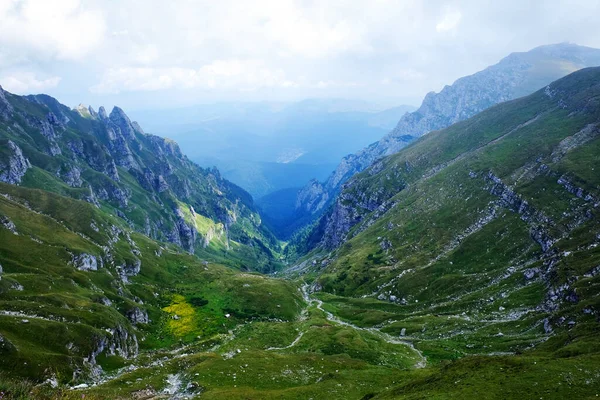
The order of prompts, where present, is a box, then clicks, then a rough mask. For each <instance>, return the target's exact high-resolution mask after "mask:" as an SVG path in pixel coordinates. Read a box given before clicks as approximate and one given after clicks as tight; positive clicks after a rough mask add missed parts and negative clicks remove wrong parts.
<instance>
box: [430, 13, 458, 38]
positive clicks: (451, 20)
mask: <svg viewBox="0 0 600 400" xmlns="http://www.w3.org/2000/svg"><path fill="white" fill-rule="evenodd" d="M461 19H462V14H461V12H460V11H450V12H448V13H446V14H445V15H444V17H443V18H442V20H441V21H440V22H439V23H438V24H437V25H436V26H435V30H436V31H437V32H439V33H442V32H448V31H451V30H453V29H456V27H457V26H458V24H459V23H460V20H461Z"/></svg>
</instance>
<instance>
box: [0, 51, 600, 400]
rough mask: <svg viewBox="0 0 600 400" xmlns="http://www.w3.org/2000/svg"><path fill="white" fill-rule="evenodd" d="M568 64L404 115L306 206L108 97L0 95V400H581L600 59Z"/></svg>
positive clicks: (596, 231) (598, 361)
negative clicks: (496, 90)
mask: <svg viewBox="0 0 600 400" xmlns="http://www.w3.org/2000/svg"><path fill="white" fill-rule="evenodd" d="M544 54H546V55H547V53H544ZM561 54H562V53H561ZM513 58H514V57H513ZM509 59H512V58H510V56H509ZM575 69H576V71H574V72H572V73H569V72H571V71H570V70H569V71H565V73H564V74H563V75H561V76H558V77H554V76H553V75H552V74H549V75H551V76H552V77H553V80H552V81H550V82H544V83H543V85H542V86H541V88H538V90H534V89H532V88H531V87H528V86H527V85H525V86H523V88H522V89H523V90H525V91H526V93H523V92H521V91H519V90H521V89H518V90H517V89H515V92H514V93H512V94H511V95H510V96H508V98H504V97H502V96H500V97H499V98H497V99H496V100H494V101H490V102H489V103H486V105H485V107H481V109H479V108H477V107H476V108H477V109H476V110H473V112H470V111H469V112H466V113H459V114H460V115H461V116H460V117H457V118H456V119H454V120H446V119H444V121H441V122H440V121H437V122H436V123H435V124H433V125H431V124H428V123H427V124H425V125H427V129H425V131H426V132H425V131H423V132H419V133H418V135H417V133H415V132H404V131H402V132H404V133H406V134H410V135H411V139H410V140H409V141H407V142H406V143H405V144H406V146H405V145H404V144H403V145H402V146H400V147H401V148H397V149H394V151H392V150H389V152H388V151H387V150H386V152H385V154H383V153H382V154H379V155H380V156H381V157H379V156H378V157H375V158H374V159H373V160H372V162H369V165H365V167H364V168H362V167H361V168H359V169H358V170H356V171H355V172H356V173H353V174H349V175H348V176H346V177H345V178H344V179H343V182H342V181H338V183H339V185H337V184H336V188H335V190H334V192H335V193H334V192H331V193H330V194H329V195H331V198H329V197H328V198H327V199H323V198H314V197H310V196H307V197H305V198H304V199H305V200H306V199H308V200H310V204H311V207H309V208H311V209H312V205H316V204H320V206H319V208H320V210H319V212H318V213H316V214H313V213H312V212H310V210H307V213H305V214H302V215H299V214H294V212H293V211H291V210H290V208H289V207H286V206H285V205H283V206H282V204H281V203H280V202H278V200H277V199H278V198H281V197H283V198H285V199H286V201H287V202H289V201H292V200H293V199H294V197H295V194H296V193H294V192H295V191H289V192H286V193H279V194H277V195H274V196H272V197H271V198H267V199H263V200H262V201H258V202H257V201H255V199H253V197H252V196H251V195H250V194H249V193H248V192H246V191H245V190H244V189H242V188H241V187H239V186H237V185H235V184H233V183H231V182H229V181H228V180H227V179H225V178H223V176H222V175H221V172H220V171H219V170H218V169H217V168H210V169H208V168H202V167H200V166H198V165H196V164H195V163H194V162H193V161H191V160H190V159H189V158H188V156H187V155H186V154H187V153H186V152H185V151H183V150H182V149H181V148H180V147H179V145H178V144H177V143H176V142H175V141H173V140H171V139H166V138H162V137H159V136H155V135H152V134H147V133H145V132H144V130H143V129H142V127H141V126H140V124H138V123H137V122H134V121H132V120H131V119H130V118H129V116H128V115H127V114H126V113H125V112H124V111H123V110H122V109H120V108H119V107H114V108H113V110H112V111H111V112H110V113H108V112H106V110H105V109H104V108H100V109H99V110H98V111H95V110H94V109H93V108H91V107H84V106H80V107H77V108H75V109H70V108H68V107H66V106H64V105H62V104H60V103H59V102H58V101H57V100H56V99H54V98H52V97H50V96H46V95H30V96H20V95H16V94H12V93H10V92H8V91H5V90H3V89H0V145H1V147H0V180H1V182H0V399H82V398H84V399H92V400H94V399H138V400H139V399H193V398H199V399H322V398H330V399H357V400H362V399H364V400H366V399H423V398H432V399H450V398H465V399H475V398H486V399H504V398H544V399H563V398H567V397H570V398H574V399H575V398H595V397H596V396H597V395H598V393H599V390H600V344H599V342H598V333H599V332H600V324H599V322H598V321H599V319H598V318H599V317H598V313H599V312H600V297H599V296H600V290H599V289H600V220H599V219H598V207H599V205H600V203H599V199H600V180H599V176H600V175H598V173H597V171H596V169H597V168H600V67H591V68H582V69H579V68H574V70H575ZM552 71H554V70H552ZM538 78H539V77H538ZM542 78H544V79H545V78H547V76H543V77H542ZM540 79H541V78H540ZM533 81H534V82H536V84H537V83H539V82H540V81H539V80H537V79H535V80H533ZM462 82H464V81H462ZM527 82H529V81H528V80H527ZM459 86H460V85H459ZM513 89H514V87H513ZM445 90H446V93H447V92H448V90H450V89H445ZM513 95H514V96H513ZM522 95H525V96H523V97H518V96H522ZM467 97H468V96H467ZM428 98H429V99H431V98H432V96H428ZM460 102H461V100H458V103H460ZM424 103H426V102H424ZM463 117H464V118H463ZM402 118H403V119H402V120H401V121H405V122H406V119H408V118H414V114H413V117H410V114H406V116H404V117H402ZM426 119H427V118H426ZM438 122H439V124H438ZM399 126H400V125H399ZM429 128H431V129H429ZM397 129H400V128H397ZM402 132H401V133H402ZM396 133H398V132H396ZM396 133H393V134H392V137H393V138H397V137H398V136H397V134H396ZM413 134H414V137H413V136H412V135H413ZM417 136H418V137H417ZM388 139H389V137H388ZM382 140H383V141H385V140H387V139H382ZM378 143H379V145H381V143H383V142H378ZM379 145H376V146H379ZM369 148H370V149H371V150H373V147H369ZM184 149H185V147H184ZM388 153H389V154H388ZM312 185H313V186H312V187H314V188H317V189H315V190H317V191H318V186H319V182H316V181H313V182H312ZM322 193H324V192H322ZM329 195H328V196H329ZM279 196H280V197H279ZM317 197H318V196H317ZM264 209H269V210H270V211H271V213H272V214H273V215H274V216H277V215H278V214H282V213H287V214H286V215H279V217H280V219H279V220H276V219H275V218H271V219H269V217H264V216H263V214H262V213H263V210H264ZM302 216H303V217H306V219H304V220H300V219H299V218H300V217H302ZM284 217H285V218H284ZM286 218H289V219H294V220H296V222H298V221H300V222H302V223H299V222H298V224H297V225H289V226H288V225H287V224H286V222H285V221H286V220H287V219H286ZM277 224H279V225H277ZM275 225H277V226H278V227H277V228H273V227H274V226H275ZM284 228H287V229H288V230H287V231H286V237H282V235H281V234H280V233H281V230H283V229H284ZM288 239H289V240H288Z"/></svg>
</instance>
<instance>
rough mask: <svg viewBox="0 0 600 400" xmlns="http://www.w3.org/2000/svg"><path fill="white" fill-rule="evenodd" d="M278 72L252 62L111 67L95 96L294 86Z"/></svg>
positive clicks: (220, 61) (259, 63)
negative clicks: (171, 90)
mask: <svg viewBox="0 0 600 400" xmlns="http://www.w3.org/2000/svg"><path fill="white" fill-rule="evenodd" d="M294 86H296V83H294V82H292V81H290V80H288V79H286V77H285V74H284V72H283V71H281V70H273V69H270V68H268V67H266V66H264V65H263V63H262V62H260V61H254V60H217V61H214V62H212V63H210V64H207V65H204V66H202V67H201V68H198V69H193V68H181V67H166V68H151V67H123V68H110V69H108V70H107V71H106V72H105V73H104V75H103V76H102V79H101V81H100V83H98V84H97V85H94V86H92V87H91V88H90V90H91V91H92V92H94V93H100V94H102V93H104V94H106V93H120V92H127V91H155V90H164V89H196V88H201V89H234V90H236V89H237V90H254V89H258V88H264V87H280V88H287V87H294Z"/></svg>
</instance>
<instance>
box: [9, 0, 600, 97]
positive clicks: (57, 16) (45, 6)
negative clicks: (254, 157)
mask: <svg viewBox="0 0 600 400" xmlns="http://www.w3.org/2000/svg"><path fill="white" fill-rule="evenodd" d="M599 15H600V0H599V1H596V0H569V1H559V0H545V1H541V0H540V1H532V0H502V1H497V0H496V1H485V0H473V1H444V0H427V1H425V0H423V1H417V0H414V1H411V0H406V1H403V0H397V1H392V0H368V1H367V0H365V1H359V0H314V1H313V0H304V1H291V0H290V1H288V0H207V1H200V0H197V1H192V0H172V1H164V0H160V1H155V0H0V85H2V86H3V87H4V88H5V89H6V90H9V91H12V92H15V93H19V94H25V93H40V92H44V93H48V94H51V95H53V96H55V97H57V98H58V99H59V100H61V101H62V102H64V103H66V104H67V105H69V106H75V105H77V104H78V103H80V102H83V103H86V104H92V105H94V106H98V105H101V104H104V105H106V106H109V107H110V106H112V105H114V104H118V105H121V106H123V107H125V108H129V109H141V108H156V107H158V108H165V107H175V106H183V105H191V104H195V103H207V102H218V101H228V100H235V101H254V100H270V101H273V100H296V99H302V98H310V97H343V98H352V99H366V100H371V101H378V102H382V103H387V104H394V103H395V104H403V103H408V104H414V105H418V104H419V103H420V101H421V99H422V98H423V96H424V95H425V94H426V93H427V92H429V91H431V90H435V91H439V90H440V89H441V88H442V87H443V85H444V84H450V83H452V82H453V81H454V80H455V79H457V78H459V77H461V76H464V75H468V74H471V73H473V72H476V71H478V70H480V69H483V68H484V67H486V66H488V65H490V64H494V63H496V62H498V61H499V60H500V59H501V58H502V57H504V56H506V55H507V54H509V53H510V52H513V51H526V50H529V49H531V48H533V47H536V46H539V45H543V44H549V43H558V42H565V41H569V42H575V43H577V44H581V45H587V46H591V47H600V20H599V19H598V18H599V17H598V16H599Z"/></svg>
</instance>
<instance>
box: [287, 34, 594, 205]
mask: <svg viewBox="0 0 600 400" xmlns="http://www.w3.org/2000/svg"><path fill="white" fill-rule="evenodd" d="M596 65H600V50H597V49H591V48H587V47H582V46H577V45H573V44H566V43H563V44H557V45H549V46H542V47H538V48H535V49H533V50H531V51H529V52H525V53H513V54H510V55H509V56H508V57H506V58H504V59H502V60H501V61H500V62H499V63H498V64H496V65H493V66H491V67H488V68H486V69H485V70H483V71H480V72H478V73H476V74H474V75H470V76H467V77H464V78H461V79H459V80H457V81H456V82H454V84H453V85H451V86H446V87H444V88H443V89H442V91H441V92H439V93H433V92H431V93H429V94H427V96H425V99H424V100H423V103H422V104H421V107H420V108H419V109H418V110H417V111H415V112H412V113H407V114H405V115H404V116H403V117H402V119H400V121H399V122H398V125H397V126H396V128H395V129H394V130H393V131H392V132H390V133H389V134H388V135H386V136H385V137H383V138H382V139H381V140H380V141H378V142H376V143H374V144H372V145H370V146H369V147H367V148H365V149H363V150H361V151H359V152H358V153H356V154H352V155H349V156H347V157H345V158H344V159H343V160H342V161H341V163H340V164H339V165H338V167H337V168H336V170H335V171H334V172H333V173H332V174H331V176H330V177H329V178H328V179H327V181H325V182H324V183H323V185H322V187H323V189H322V190H318V191H315V184H314V183H313V182H311V183H309V184H308V185H307V187H306V188H305V189H303V190H301V191H300V192H299V195H298V198H297V202H296V210H299V211H300V210H304V211H307V212H309V213H311V214H317V213H319V212H320V211H322V210H323V209H324V208H325V207H326V206H327V205H329V204H330V203H331V202H332V201H333V199H334V198H335V195H336V194H337V193H338V192H339V190H340V186H341V185H342V184H343V183H344V182H346V181H347V180H348V179H349V178H350V177H351V176H353V175H354V174H356V173H358V172H360V171H363V170H364V169H366V168H367V167H368V166H369V165H371V164H372V163H373V162H375V161H376V160H377V159H379V158H381V157H385V156H387V155H390V154H394V153H396V152H398V151H400V150H401V149H402V148H404V147H406V146H407V145H408V144H409V143H410V142H412V141H413V140H415V139H416V138H418V137H420V136H422V135H424V134H426V133H428V132H431V131H433V130H439V129H442V128H446V127H448V126H450V125H452V124H454V123H456V122H459V121H463V120H465V119H467V118H470V117H472V116H473V115H475V114H478V113H480V112H481V111H483V110H485V109H487V108H489V107H491V106H493V105H495V104H498V103H501V102H504V101H507V100H511V99H515V98H517V97H521V96H524V95H527V94H530V93H533V92H534V91H536V90H538V89H541V88H543V87H544V85H547V84H549V83H550V82H552V81H554V80H556V79H558V78H561V77H563V76H565V75H567V74H569V73H570V72H573V71H575V70H577V69H580V68H584V67H589V66H596ZM542 66H543V67H542ZM538 67H540V68H541V69H543V70H544V71H546V72H545V73H544V74H543V75H542V76H540V74H539V72H538V71H539V69H538ZM308 193H312V195H308Z"/></svg>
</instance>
